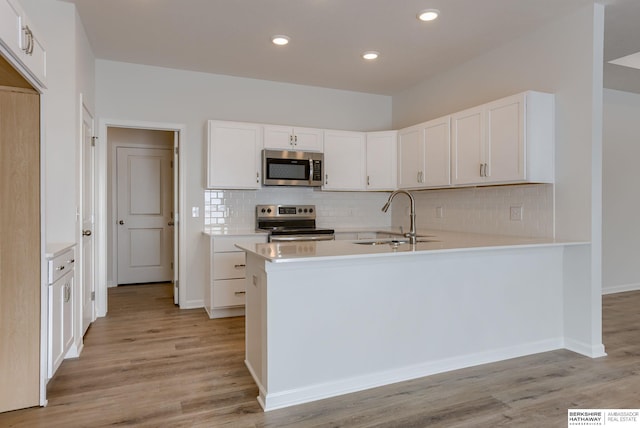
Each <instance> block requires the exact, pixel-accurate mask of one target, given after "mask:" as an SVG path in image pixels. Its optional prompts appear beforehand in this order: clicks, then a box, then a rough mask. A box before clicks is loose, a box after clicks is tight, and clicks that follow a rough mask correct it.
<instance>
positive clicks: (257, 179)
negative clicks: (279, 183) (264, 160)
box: [256, 172, 260, 183]
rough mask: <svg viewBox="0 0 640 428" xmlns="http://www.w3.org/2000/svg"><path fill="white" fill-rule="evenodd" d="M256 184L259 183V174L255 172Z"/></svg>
mask: <svg viewBox="0 0 640 428" xmlns="http://www.w3.org/2000/svg"><path fill="white" fill-rule="evenodd" d="M256 183H260V173H259V172H256Z"/></svg>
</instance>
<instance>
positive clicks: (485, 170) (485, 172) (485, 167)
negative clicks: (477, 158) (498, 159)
mask: <svg viewBox="0 0 640 428" xmlns="http://www.w3.org/2000/svg"><path fill="white" fill-rule="evenodd" d="M488 165H489V164H486V163H485V164H484V176H485V177H489V173H488V172H487V171H488V168H487V166H488Z"/></svg>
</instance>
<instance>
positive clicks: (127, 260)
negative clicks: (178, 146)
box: [116, 147, 174, 284]
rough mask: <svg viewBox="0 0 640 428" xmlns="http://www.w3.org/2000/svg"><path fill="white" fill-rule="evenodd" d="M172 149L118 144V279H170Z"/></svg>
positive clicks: (122, 281) (141, 281)
mask: <svg viewBox="0 0 640 428" xmlns="http://www.w3.org/2000/svg"><path fill="white" fill-rule="evenodd" d="M172 152H173V150H172V149H134V148H126V147H118V148H117V155H116V157H117V161H116V168H117V192H118V208H117V212H118V218H117V220H116V221H117V223H118V224H117V226H116V227H117V228H118V284H136V283H147V282H168V281H172V280H173V273H172V260H173V232H174V227H171V226H170V225H169V224H170V223H172V222H173V218H172V206H173V173H172V168H171V160H172V158H173V155H172Z"/></svg>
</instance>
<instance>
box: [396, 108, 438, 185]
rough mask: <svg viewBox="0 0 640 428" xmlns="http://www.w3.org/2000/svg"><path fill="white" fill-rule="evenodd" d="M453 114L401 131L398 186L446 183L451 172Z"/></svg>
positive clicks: (399, 135) (399, 136) (399, 134)
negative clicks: (451, 117) (451, 121)
mask: <svg viewBox="0 0 640 428" xmlns="http://www.w3.org/2000/svg"><path fill="white" fill-rule="evenodd" d="M450 143H451V138H450V117H449V116H445V117H442V118H439V119H434V120H431V121H428V122H425V123H421V124H419V125H414V126H411V127H409V128H405V129H402V130H400V132H399V133H398V187H399V188H401V189H424V188H430V187H446V186H448V185H450V184H451V176H450V169H449V168H450V167H449V165H450Z"/></svg>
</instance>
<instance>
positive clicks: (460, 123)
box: [451, 106, 485, 184]
mask: <svg viewBox="0 0 640 428" xmlns="http://www.w3.org/2000/svg"><path fill="white" fill-rule="evenodd" d="M483 112H484V107H483V106H480V107H476V108H472V109H469V110H465V111H462V112H460V113H456V114H454V115H452V116H451V122H452V123H451V145H452V147H451V148H452V168H453V174H452V175H453V177H452V182H453V184H479V183H482V182H484V177H483V176H484V169H485V167H484V163H485V158H484V113H483Z"/></svg>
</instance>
